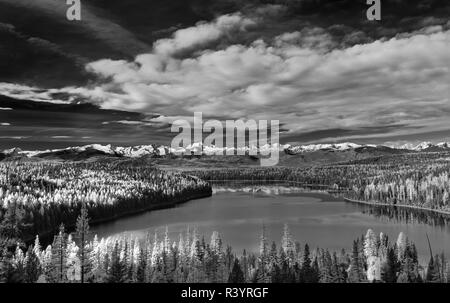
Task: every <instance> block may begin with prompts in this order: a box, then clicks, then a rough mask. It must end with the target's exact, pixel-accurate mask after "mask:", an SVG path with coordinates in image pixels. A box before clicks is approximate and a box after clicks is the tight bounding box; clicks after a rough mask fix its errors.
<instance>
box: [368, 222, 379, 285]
mask: <svg viewBox="0 0 450 303" xmlns="http://www.w3.org/2000/svg"><path fill="white" fill-rule="evenodd" d="M364 256H365V257H366V262H367V279H368V280H369V281H378V280H381V261H380V258H379V256H378V244H377V237H376V235H375V233H374V232H373V231H372V230H371V229H369V230H368V231H367V234H366V237H365V239H364Z"/></svg>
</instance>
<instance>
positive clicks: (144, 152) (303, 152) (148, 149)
mask: <svg viewBox="0 0 450 303" xmlns="http://www.w3.org/2000/svg"><path fill="white" fill-rule="evenodd" d="M446 150H448V151H450V142H441V143H437V144H433V143H431V142H422V143H420V144H417V145H402V146H399V147H393V146H385V145H374V144H356V143H351V142H344V143H334V144H309V145H289V144H285V145H283V144H273V145H269V144H266V145H264V146H261V147H260V148H257V147H255V146H251V147H245V148H240V149H238V151H240V152H242V153H243V154H247V155H248V154H249V152H250V151H256V152H257V154H267V153H269V152H274V151H278V152H284V153H285V154H286V155H300V156H303V157H304V156H307V155H312V154H318V153H319V152H320V153H322V154H323V153H334V154H339V152H340V153H341V154H343V155H344V154H348V153H349V152H352V153H359V154H362V153H365V154H368V155H380V154H381V155H382V154H398V153H406V152H435V151H446ZM227 151H230V148H226V147H225V148H221V147H215V146H213V145H212V146H205V145H203V144H201V143H194V144H191V145H189V146H187V147H186V148H181V147H180V148H172V147H169V146H165V145H160V146H158V145H138V146H129V147H122V146H112V145H110V144H108V145H101V144H90V145H85V146H75V147H67V148H61V149H47V150H33V151H25V150H22V149H20V148H12V149H7V150H3V151H1V152H0V159H5V158H10V157H26V158H40V159H62V160H82V159H86V158H91V157H94V156H109V157H125V158H139V157H143V156H150V157H167V156H191V155H197V156H214V155H215V154H216V153H219V154H225V153H226V152H227ZM231 151H232V152H233V153H234V152H235V151H236V148H232V149H231Z"/></svg>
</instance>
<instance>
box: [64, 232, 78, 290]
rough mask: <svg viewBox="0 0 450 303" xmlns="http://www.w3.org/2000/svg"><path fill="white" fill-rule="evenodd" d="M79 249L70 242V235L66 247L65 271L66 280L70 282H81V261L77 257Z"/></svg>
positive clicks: (73, 242)
mask: <svg viewBox="0 0 450 303" xmlns="http://www.w3.org/2000/svg"><path fill="white" fill-rule="evenodd" d="M79 250H80V249H79V247H78V246H77V244H76V243H75V241H73V240H72V235H69V237H68V239H67V247H66V253H67V258H66V268H67V269H66V270H67V274H66V277H67V280H68V281H70V282H78V281H81V261H80V258H79V257H78V251H79Z"/></svg>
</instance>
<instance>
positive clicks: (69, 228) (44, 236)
mask: <svg viewBox="0 0 450 303" xmlns="http://www.w3.org/2000/svg"><path fill="white" fill-rule="evenodd" d="M211 196H212V190H211V191H210V192H208V193H199V194H194V195H190V196H189V197H185V198H181V199H177V200H175V201H174V202H171V203H158V204H151V205H149V206H147V207H144V208H139V209H135V210H130V211H127V212H124V213H122V214H117V215H115V216H111V217H107V218H102V219H97V220H92V221H91V220H90V221H89V225H90V226H96V225H100V224H104V223H111V222H114V221H115V220H118V219H122V218H126V217H131V216H134V215H138V214H141V213H145V212H148V211H154V210H160V209H167V208H172V207H176V206H178V205H180V204H184V203H187V202H189V201H192V200H197V199H203V198H208V197H211ZM63 223H64V222H63ZM64 227H65V231H66V233H72V232H73V231H74V229H75V225H65V224H64ZM58 228H59V226H58V227H57V228H56V229H54V230H49V231H45V232H42V233H40V234H39V241H40V242H41V244H42V243H51V242H52V238H53V236H54V235H55V234H56V233H57V232H58ZM35 239H36V235H34V236H33V237H28V238H24V239H23V242H25V243H26V244H27V245H28V244H31V243H34V240H35Z"/></svg>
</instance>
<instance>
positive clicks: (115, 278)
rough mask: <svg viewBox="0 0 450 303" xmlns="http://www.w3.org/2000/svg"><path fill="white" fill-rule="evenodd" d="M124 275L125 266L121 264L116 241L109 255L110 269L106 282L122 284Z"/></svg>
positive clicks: (125, 272)
mask: <svg viewBox="0 0 450 303" xmlns="http://www.w3.org/2000/svg"><path fill="white" fill-rule="evenodd" d="M126 274H127V269H126V266H125V265H124V264H123V262H122V260H121V258H120V247H119V241H116V242H115V243H114V248H113V251H112V253H111V261H110V267H109V270H108V275H107V278H106V281H107V282H108V283H124V282H125V276H126Z"/></svg>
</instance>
